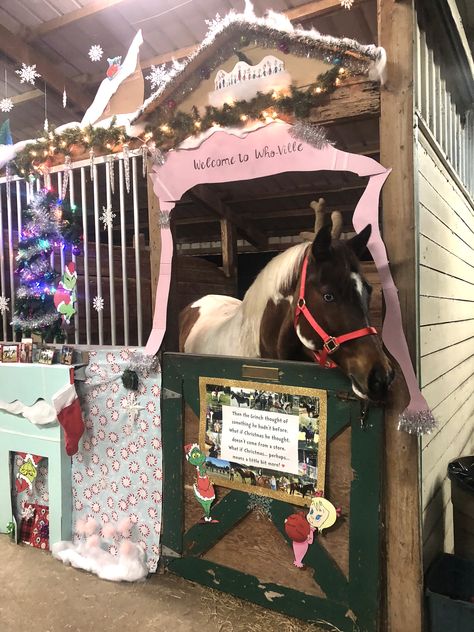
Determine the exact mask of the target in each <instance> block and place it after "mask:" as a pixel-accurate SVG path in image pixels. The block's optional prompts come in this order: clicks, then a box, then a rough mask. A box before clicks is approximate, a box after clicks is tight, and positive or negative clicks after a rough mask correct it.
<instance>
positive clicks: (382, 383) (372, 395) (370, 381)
mask: <svg viewBox="0 0 474 632" xmlns="http://www.w3.org/2000/svg"><path fill="white" fill-rule="evenodd" d="M349 377H350V379H351V382H352V390H353V391H354V393H355V394H356V395H357V396H358V397H360V398H362V399H368V400H370V401H372V402H376V403H384V402H385V401H386V400H387V398H388V394H389V390H390V386H391V384H392V382H393V380H394V378H395V371H394V370H393V368H392V367H391V366H390V365H388V366H383V365H381V364H376V365H375V366H374V367H372V369H371V370H370V372H369V374H368V376H367V386H366V387H365V388H364V387H363V386H362V385H361V384H360V382H359V381H358V380H357V378H356V377H355V376H354V375H349Z"/></svg>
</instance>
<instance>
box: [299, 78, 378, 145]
mask: <svg viewBox="0 0 474 632" xmlns="http://www.w3.org/2000/svg"><path fill="white" fill-rule="evenodd" d="M379 114H380V85H379V84H378V83H374V82H373V81H366V80H362V81H361V80H347V81H345V82H343V83H341V85H340V86H339V87H338V88H337V90H335V91H334V92H332V93H331V94H330V95H329V96H328V99H327V102H326V103H323V104H322V105H319V106H318V107H317V108H314V109H313V110H312V111H311V116H310V119H309V120H310V121H311V122H313V123H318V124H319V125H334V124H336V123H344V122H347V121H351V122H353V121H355V120H362V119H370V118H374V117H378V116H379ZM329 136H330V134H329Z"/></svg>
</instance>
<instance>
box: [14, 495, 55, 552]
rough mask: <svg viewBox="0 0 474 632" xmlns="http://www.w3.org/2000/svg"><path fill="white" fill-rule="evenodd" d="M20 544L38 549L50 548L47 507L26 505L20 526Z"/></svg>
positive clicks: (32, 504) (33, 504)
mask: <svg viewBox="0 0 474 632" xmlns="http://www.w3.org/2000/svg"><path fill="white" fill-rule="evenodd" d="M20 542H24V543H25V544H28V545H29V546H34V547H35V548H37V549H48V548H49V509H48V507H46V505H38V504H36V503H24V505H23V510H22V518H21V524H20Z"/></svg>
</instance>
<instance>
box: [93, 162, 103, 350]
mask: <svg viewBox="0 0 474 632" xmlns="http://www.w3.org/2000/svg"><path fill="white" fill-rule="evenodd" d="M92 169H93V174H94V229H95V269H96V276H97V296H96V299H95V300H96V306H97V308H98V309H97V317H98V321H99V344H100V345H101V346H102V345H103V344H104V314H103V309H102V308H101V305H98V303H102V302H103V296H102V279H101V274H100V228H99V181H98V179H97V165H96V164H94V166H93V168H92Z"/></svg>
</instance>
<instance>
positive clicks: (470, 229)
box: [417, 133, 474, 567]
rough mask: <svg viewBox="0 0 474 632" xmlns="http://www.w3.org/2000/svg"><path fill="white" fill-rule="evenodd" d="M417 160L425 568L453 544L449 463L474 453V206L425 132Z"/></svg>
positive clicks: (419, 146)
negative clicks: (425, 422) (427, 418)
mask: <svg viewBox="0 0 474 632" xmlns="http://www.w3.org/2000/svg"><path fill="white" fill-rule="evenodd" d="M417 161H418V198H419V201H418V204H419V288H420V377H421V384H422V387H423V393H424V395H425V397H426V399H427V401H428V403H429V405H430V406H431V408H432V410H433V412H434V414H435V416H436V418H437V420H438V429H437V430H436V431H435V432H434V433H432V434H430V435H427V436H425V437H424V438H423V441H422V453H421V460H422V504H423V542H424V559H425V567H426V566H427V565H429V563H430V562H431V561H432V559H433V557H434V556H435V555H436V553H437V552H439V551H442V550H445V551H447V552H451V551H452V549H453V513H452V506H451V502H450V500H451V488H450V481H449V479H448V478H447V477H446V472H447V466H448V463H449V461H451V460H452V459H454V458H456V457H458V456H461V455H467V454H473V453H474V432H473V428H474V204H473V202H472V200H471V201H469V200H468V198H467V197H466V196H465V195H464V194H463V192H462V191H461V190H460V188H459V187H458V186H457V185H456V183H455V182H454V180H453V178H452V177H451V175H450V173H449V172H448V170H447V169H446V167H445V166H444V165H443V163H442V162H441V160H440V159H439V157H438V156H437V155H436V153H435V151H434V150H433V149H432V147H431V145H430V143H429V142H428V140H427V139H426V137H424V136H423V135H422V134H421V133H420V137H419V143H418V145H417Z"/></svg>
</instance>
